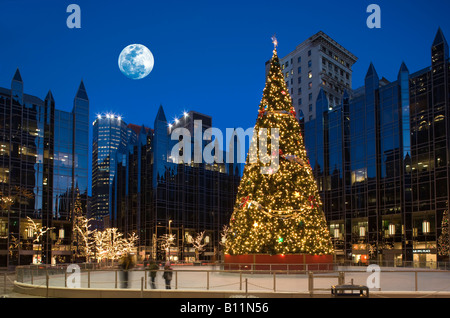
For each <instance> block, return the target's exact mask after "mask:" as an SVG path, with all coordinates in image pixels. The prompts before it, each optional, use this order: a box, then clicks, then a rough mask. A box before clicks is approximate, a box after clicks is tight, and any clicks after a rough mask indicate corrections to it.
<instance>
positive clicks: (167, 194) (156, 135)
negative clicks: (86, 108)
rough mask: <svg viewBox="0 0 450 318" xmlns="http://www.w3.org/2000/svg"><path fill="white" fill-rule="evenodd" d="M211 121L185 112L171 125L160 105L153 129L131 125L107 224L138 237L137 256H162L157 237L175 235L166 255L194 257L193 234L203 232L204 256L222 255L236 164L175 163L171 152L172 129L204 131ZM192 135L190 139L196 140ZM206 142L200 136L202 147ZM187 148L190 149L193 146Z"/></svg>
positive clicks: (237, 174)
mask: <svg viewBox="0 0 450 318" xmlns="http://www.w3.org/2000/svg"><path fill="white" fill-rule="evenodd" d="M197 120H201V127H197V126H196V125H199V124H200V122H199V121H197ZM211 125H212V119H211V117H209V116H206V115H203V114H200V113H197V112H189V113H185V115H184V116H183V118H181V119H179V120H178V121H177V122H176V123H174V124H173V125H172V124H169V123H168V121H167V120H166V116H165V114H164V110H163V108H162V106H161V107H160V108H159V110H158V113H157V115H156V118H155V122H154V129H149V128H146V127H144V126H141V127H138V126H134V127H133V128H134V129H129V136H130V138H129V143H128V145H127V151H126V154H125V155H119V156H118V159H117V163H118V167H117V174H116V179H115V182H114V189H115V191H114V199H113V201H114V208H113V210H114V215H113V219H112V220H111V225H112V226H115V227H117V228H119V230H120V231H122V232H123V233H125V234H131V233H132V232H134V233H136V234H137V235H138V236H139V243H138V252H139V253H140V256H141V257H151V258H157V259H164V257H166V256H167V255H165V252H164V251H162V250H161V237H162V236H164V235H167V234H173V235H175V241H174V245H173V246H172V247H171V249H170V250H169V252H168V253H169V257H170V258H171V259H172V260H190V261H192V260H193V259H195V251H194V248H193V246H192V239H193V238H195V236H196V235H197V234H198V233H200V232H202V231H205V237H204V239H205V243H207V244H206V247H205V248H206V250H205V252H204V254H203V255H202V259H210V260H213V259H218V258H219V257H220V251H219V249H220V246H221V245H220V240H221V235H220V232H221V230H222V227H223V226H224V225H226V224H228V222H229V218H230V216H231V213H232V212H233V206H234V203H235V196H236V192H237V187H238V185H239V180H240V172H239V168H238V164H233V163H231V164H230V163H211V164H208V163H205V162H204V161H202V162H200V163H196V162H194V160H192V161H190V162H177V161H175V160H174V158H172V157H171V150H172V148H173V147H174V146H175V145H176V144H177V143H178V142H179V140H178V139H177V140H172V139H171V131H172V130H173V129H175V128H177V127H183V128H186V129H187V130H188V131H190V132H191V133H193V131H194V130H196V128H199V131H200V132H202V133H203V132H205V130H206V129H207V128H209V127H211ZM129 126H130V125H129ZM191 136H192V140H190V141H189V142H192V144H194V135H191ZM206 143H207V141H204V140H202V144H201V145H200V146H201V148H202V149H201V150H202V151H203V149H204V146H205V145H206ZM191 149H192V151H194V146H193V147H191ZM180 151H181V152H182V151H185V150H184V149H181V150H180ZM180 155H181V154H180ZM192 158H193V157H192ZM224 158H225V156H224Z"/></svg>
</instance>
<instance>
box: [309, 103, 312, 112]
mask: <svg viewBox="0 0 450 318" xmlns="http://www.w3.org/2000/svg"><path fill="white" fill-rule="evenodd" d="M309 112H312V104H309Z"/></svg>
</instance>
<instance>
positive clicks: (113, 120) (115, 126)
mask: <svg viewBox="0 0 450 318" xmlns="http://www.w3.org/2000/svg"><path fill="white" fill-rule="evenodd" d="M127 138H128V136H127V125H126V123H125V122H124V121H123V120H122V117H121V116H117V115H114V114H109V113H108V114H104V115H100V114H99V115H97V118H96V119H95V121H94V123H93V142H92V200H91V209H90V217H91V218H94V219H96V220H98V221H102V220H103V219H104V218H105V217H108V218H110V217H111V213H112V211H111V206H112V202H111V198H112V190H113V189H112V183H113V180H114V176H115V174H116V158H117V156H118V155H119V154H123V153H125V149H126V145H127Z"/></svg>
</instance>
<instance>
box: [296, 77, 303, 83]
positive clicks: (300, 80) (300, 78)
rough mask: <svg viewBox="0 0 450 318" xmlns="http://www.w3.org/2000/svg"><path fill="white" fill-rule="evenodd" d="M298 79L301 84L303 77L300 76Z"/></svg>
mask: <svg viewBox="0 0 450 318" xmlns="http://www.w3.org/2000/svg"><path fill="white" fill-rule="evenodd" d="M297 81H298V83H299V84H300V83H301V82H302V77H301V76H299V77H298V79H297Z"/></svg>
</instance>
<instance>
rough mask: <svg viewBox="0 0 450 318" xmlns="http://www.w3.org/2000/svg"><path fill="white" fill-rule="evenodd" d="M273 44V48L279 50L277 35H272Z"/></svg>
mask: <svg viewBox="0 0 450 318" xmlns="http://www.w3.org/2000/svg"><path fill="white" fill-rule="evenodd" d="M271 39H272V43H273V47H274V49H276V48H277V46H278V41H277V37H276V35H275V34H274V35H272V38H271Z"/></svg>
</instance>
